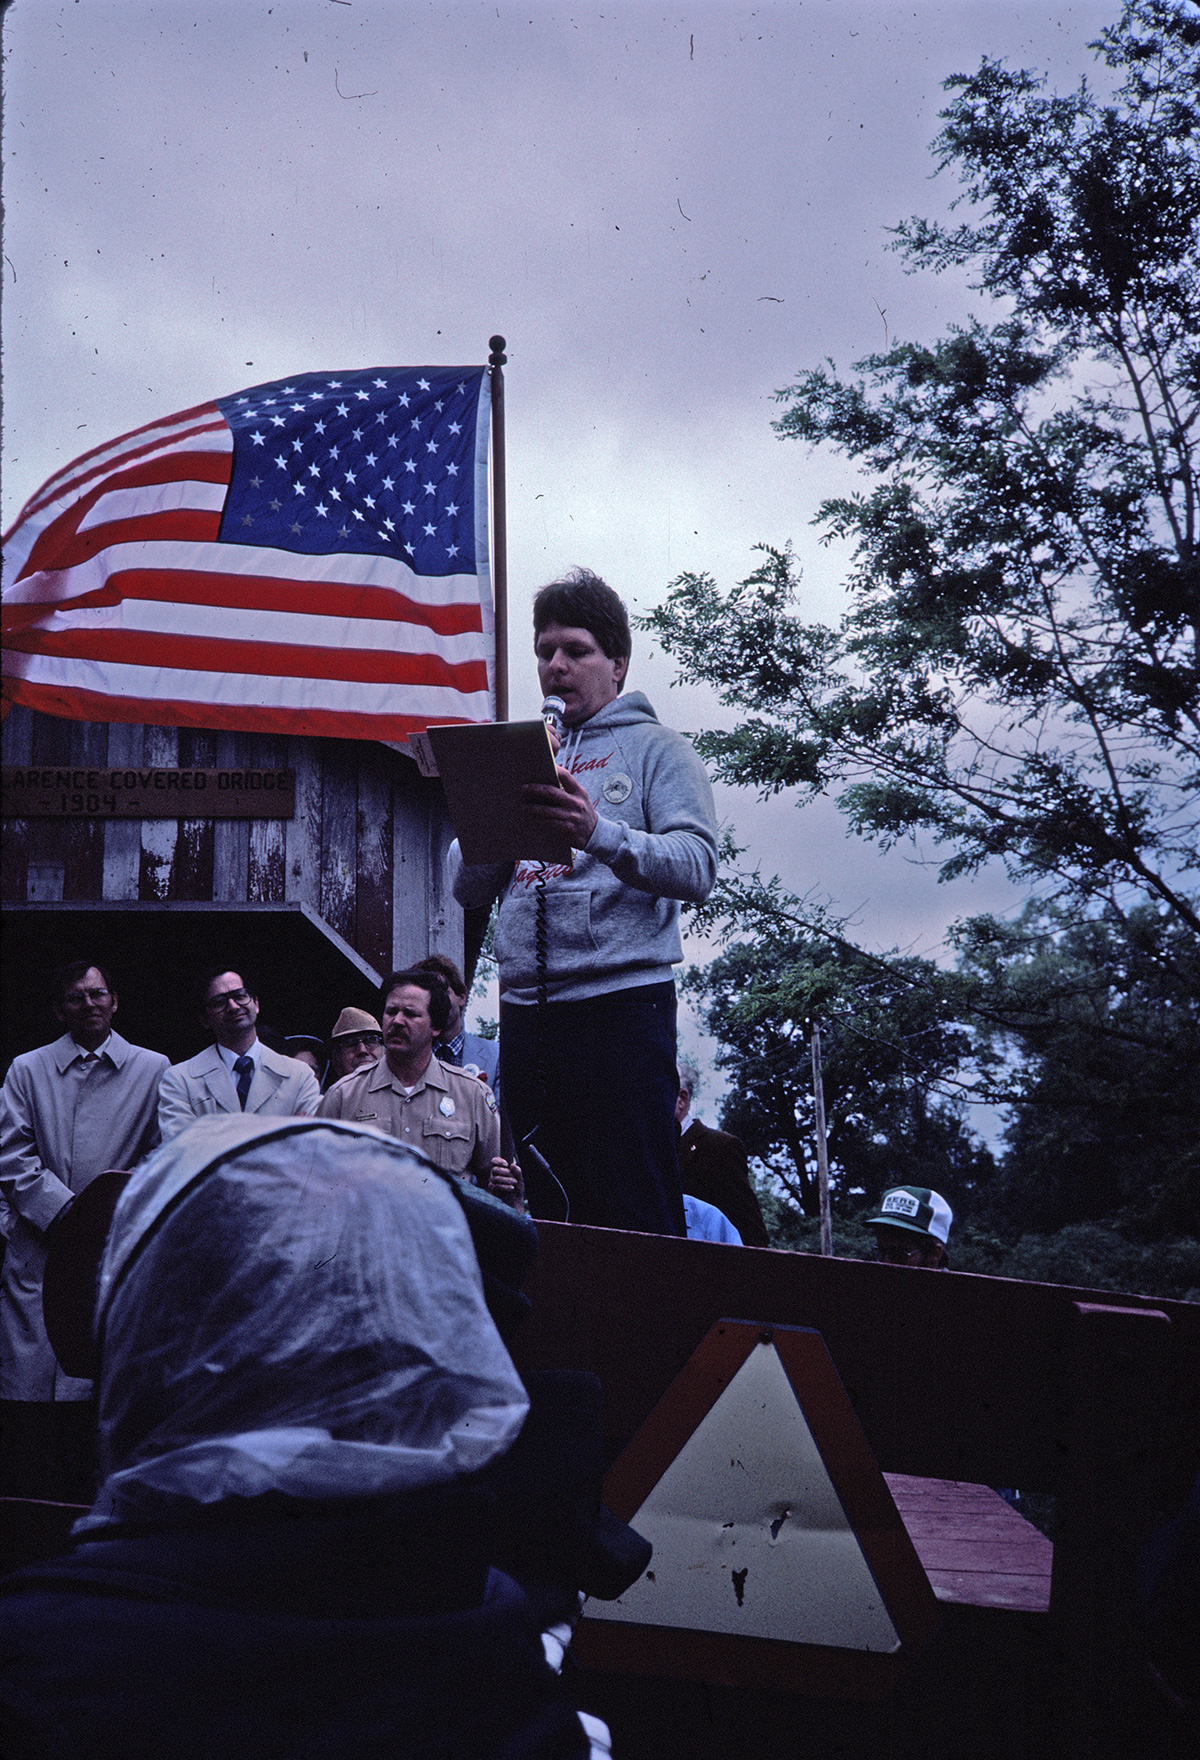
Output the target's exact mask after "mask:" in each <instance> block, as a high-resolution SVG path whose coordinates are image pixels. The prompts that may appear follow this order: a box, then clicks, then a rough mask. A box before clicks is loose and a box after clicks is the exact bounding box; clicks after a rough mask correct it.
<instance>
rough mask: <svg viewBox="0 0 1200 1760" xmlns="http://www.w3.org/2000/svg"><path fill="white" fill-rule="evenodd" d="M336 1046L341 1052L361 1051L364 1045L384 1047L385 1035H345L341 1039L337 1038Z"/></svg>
mask: <svg viewBox="0 0 1200 1760" xmlns="http://www.w3.org/2000/svg"><path fill="white" fill-rule="evenodd" d="M334 1044H335V1045H336V1046H337V1048H338V1050H339V1051H343V1050H344V1051H354V1050H359V1049H361V1048H362V1047H363V1046H364V1045H382V1044H383V1034H382V1033H343V1034H342V1035H341V1037H340V1038H337V1039H335V1040H334Z"/></svg>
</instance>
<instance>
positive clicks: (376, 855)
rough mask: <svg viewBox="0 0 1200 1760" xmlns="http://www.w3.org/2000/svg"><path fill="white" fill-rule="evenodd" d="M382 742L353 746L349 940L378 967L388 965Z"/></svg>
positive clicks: (387, 765)
mask: <svg viewBox="0 0 1200 1760" xmlns="http://www.w3.org/2000/svg"><path fill="white" fill-rule="evenodd" d="M400 761H401V760H399V759H396V758H393V756H392V754H391V753H390V752H389V751H388V750H387V749H386V747H384V746H379V745H368V744H366V743H365V742H364V743H363V744H362V745H360V746H359V747H358V818H357V842H358V876H357V886H356V905H357V912H356V914H357V922H356V927H355V942H354V944H355V946H356V948H357V949H358V951H359V953H360V954H361V955H362V957H363V958H364V959H365V960H366V961H367V962H368V963H369V964H370V965H373V966H374V967H375V969H376V971H378V972H384V973H387V972H390V971H392V970H393V966H392V859H393V849H392V769H393V767H394V766H395V765H396V764H397V763H399V762H400Z"/></svg>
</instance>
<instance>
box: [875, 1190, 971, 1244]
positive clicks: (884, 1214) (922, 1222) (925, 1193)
mask: <svg viewBox="0 0 1200 1760" xmlns="http://www.w3.org/2000/svg"><path fill="white" fill-rule="evenodd" d="M953 1221H954V1212H953V1210H951V1208H950V1206H949V1204H947V1202H946V1200H945V1198H943V1197H942V1195H941V1193H940V1192H934V1191H931V1190H930V1188H929V1187H928V1186H893V1187H892V1188H891V1190H890V1191H887V1192H885V1193H884V1194H883V1198H882V1200H881V1202H880V1205H879V1213H878V1215H876V1216H868V1217H867V1226H868V1227H874V1226H875V1225H876V1224H882V1225H883V1226H884V1227H886V1228H904V1229H907V1230H908V1232H909V1233H910V1234H923V1235H926V1236H932V1237H933V1239H934V1240H935V1241H941V1243H942V1245H943V1246H945V1244H946V1242H947V1241H948V1240H949V1238H950V1225H951V1223H952V1222H953Z"/></svg>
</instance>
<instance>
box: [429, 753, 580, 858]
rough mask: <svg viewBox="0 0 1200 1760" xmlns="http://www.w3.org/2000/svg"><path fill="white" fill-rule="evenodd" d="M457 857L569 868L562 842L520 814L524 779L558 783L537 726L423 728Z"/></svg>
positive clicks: (570, 852)
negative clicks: (556, 865)
mask: <svg viewBox="0 0 1200 1760" xmlns="http://www.w3.org/2000/svg"><path fill="white" fill-rule="evenodd" d="M425 737H426V738H427V739H428V741H429V744H430V747H431V748H432V751H433V755H434V757H435V758H436V760H437V767H438V774H439V775H440V777H441V779H442V787H443V788H444V789H445V791H446V806H447V808H448V809H449V813H450V818H451V821H452V822H453V825H454V831H455V835H456V836H457V838H458V843H459V848H460V849H461V850H462V854H463V860H464V861H465V862H470V863H471V864H472V865H474V864H477V863H481V862H521V861H525V862H553V863H563V864H566V865H569V864H570V863H571V861H572V860H573V859H574V851H573V849H572V847H571V844H570V842H569V841H568V840H567V838H565V837H564V836H563V834H562V833H561V832H558V831H554V830H552V829H551V828H550V827H549V826H545V825H539V824H538V823H537V822H536V820H533V819H531V818H529V817H528V816H527V814H526V812H525V807H524V802H523V801H522V798H521V789H522V788H523V786H524V785H525V783H527V782H543V783H549V784H550V786H551V787H555V786H558V768H557V765H556V764H555V761H554V749H553V747H552V746H551V744H550V735H549V734H548V733H547V731H546V724H545V722H544V721H486V722H483V723H478V724H473V725H468V726H459V727H430V728H427V729H426V734H425Z"/></svg>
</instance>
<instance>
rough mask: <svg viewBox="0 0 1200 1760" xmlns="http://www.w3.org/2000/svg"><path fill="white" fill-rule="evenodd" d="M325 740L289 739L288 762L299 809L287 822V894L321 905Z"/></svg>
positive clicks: (284, 843) (318, 907) (311, 903)
mask: <svg viewBox="0 0 1200 1760" xmlns="http://www.w3.org/2000/svg"><path fill="white" fill-rule="evenodd" d="M323 743H324V742H323V741H320V740H315V739H303V738H300V737H296V738H293V739H290V740H289V741H288V742H287V760H286V761H287V763H288V765H289V766H290V768H291V769H293V770H294V771H295V772H296V811H295V815H294V817H292V818H291V819H285V820H284V822H283V845H284V860H285V862H286V864H287V867H286V874H285V878H284V896H285V898H287V899H295V900H298V901H299V902H300V903H301V904H309V905H312V907H313V909H314V910H317V911H319V910H320V908H321V753H322V749H323Z"/></svg>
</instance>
